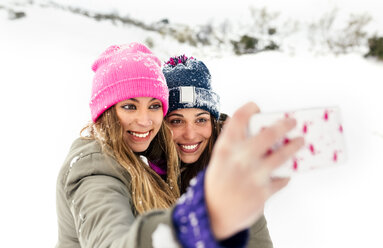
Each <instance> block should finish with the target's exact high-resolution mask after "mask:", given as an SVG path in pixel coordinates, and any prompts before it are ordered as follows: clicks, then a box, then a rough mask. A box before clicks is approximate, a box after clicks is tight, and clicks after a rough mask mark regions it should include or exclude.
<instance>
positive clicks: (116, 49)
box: [89, 43, 169, 122]
mask: <svg viewBox="0 0 383 248" xmlns="http://www.w3.org/2000/svg"><path fill="white" fill-rule="evenodd" d="M92 70H93V71H94V72H95V75H94V79H93V87H92V96H91V100H90V103H89V106H90V111H91V114H92V120H93V122H96V120H97V118H98V117H99V116H100V115H101V114H102V113H103V112H104V111H105V110H107V109H108V108H110V107H111V106H113V105H115V104H116V103H118V102H120V101H124V100H126V99H129V98H134V97H153V98H157V99H158V100H160V101H161V102H162V110H163V112H164V116H165V115H166V112H167V111H168V97H169V91H168V87H167V85H166V81H165V77H164V74H163V73H162V70H161V61H160V60H159V59H158V58H157V57H156V56H154V55H153V53H152V52H151V51H150V50H149V49H148V48H147V47H146V46H144V45H142V44H139V43H130V44H126V45H114V46H110V47H109V48H108V49H106V51H105V52H103V53H102V54H101V55H100V57H99V58H98V59H97V60H96V61H95V62H94V64H93V66H92Z"/></svg>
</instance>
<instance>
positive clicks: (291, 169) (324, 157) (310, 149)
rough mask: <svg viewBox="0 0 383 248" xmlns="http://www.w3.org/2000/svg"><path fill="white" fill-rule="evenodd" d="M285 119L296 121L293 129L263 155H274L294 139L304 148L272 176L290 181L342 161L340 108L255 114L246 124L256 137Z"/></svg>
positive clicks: (342, 145)
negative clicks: (266, 128) (298, 138)
mask: <svg viewBox="0 0 383 248" xmlns="http://www.w3.org/2000/svg"><path fill="white" fill-rule="evenodd" d="M287 117H291V118H294V119H296V121H297V125H296V127H295V128H294V129H293V130H291V131H290V132H289V133H288V134H287V135H286V137H283V138H282V139H281V140H279V141H278V142H277V143H276V144H274V145H273V146H272V147H270V149H269V150H268V152H267V153H268V154H271V153H272V152H275V151H276V150H278V149H279V148H280V147H281V146H283V145H285V144H287V143H288V142H289V140H291V139H292V138H294V137H298V136H302V137H304V139H305V145H304V147H303V148H301V150H299V151H298V152H297V153H296V154H295V155H294V156H293V157H292V158H291V159H289V160H288V161H286V162H285V163H284V164H283V165H282V166H281V167H280V168H278V169H277V170H275V171H274V172H273V176H278V177H290V176H292V175H294V173H299V172H307V171H310V170H314V169H318V168H327V167H334V166H337V165H339V164H342V163H344V162H345V161H346V145H345V140H344V130H343V124H342V120H341V115H340V108H339V107H336V106H333V107H317V108H309V109H299V110H294V111H283V112H272V113H259V114H255V115H254V116H252V117H251V119H250V122H249V134H250V135H256V134H257V133H259V132H260V131H261V130H262V129H263V128H265V127H267V126H270V125H272V124H273V123H274V122H276V121H277V120H280V119H283V118H287Z"/></svg>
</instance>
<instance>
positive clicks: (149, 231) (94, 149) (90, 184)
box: [56, 139, 272, 248]
mask: <svg viewBox="0 0 383 248" xmlns="http://www.w3.org/2000/svg"><path fill="white" fill-rule="evenodd" d="M127 180H128V181H129V176H128V175H127V174H126V172H125V171H124V170H123V169H122V168H121V166H120V165H119V164H118V163H117V161H116V160H114V159H113V158H111V157H109V156H107V155H104V154H103V153H102V152H101V147H100V146H99V144H98V143H97V142H96V141H94V140H84V139H77V140H76V141H75V142H74V143H73V145H72V147H71V149H70V152H69V154H68V156H67V158H66V160H65V162H64V165H63V166H62V168H61V170H60V173H59V176H58V179H57V192H56V194H57V196H56V198H57V199H56V201H57V202H56V205H57V217H58V242H57V245H56V248H76V247H82V248H84V247H89V248H97V247H100V248H101V247H111V248H112V247H113V248H114V247H121V248H122V247H138V248H141V247H142V248H150V247H167V246H166V245H167V244H169V247H176V246H179V247H180V244H179V242H178V241H177V239H176V235H175V232H174V226H173V223H172V218H171V213H172V210H173V208H172V209H168V210H162V211H151V212H148V213H146V214H144V215H140V216H135V215H134V212H135V211H134V209H133V204H132V199H131V194H130V190H129V188H128V187H127V186H126V183H124V182H126V181H127ZM160 242H161V246H158V245H159V244H160ZM252 242H255V243H257V246H248V247H261V248H271V247H272V243H271V240H270V236H269V233H268V230H267V226H266V220H265V218H264V217H262V218H261V219H260V220H259V221H258V222H257V223H256V224H255V225H254V226H253V228H252V230H251V237H250V244H251V243H252ZM164 243H165V244H164ZM250 244H249V245H250ZM170 245H173V246H170ZM174 245H175V246H174Z"/></svg>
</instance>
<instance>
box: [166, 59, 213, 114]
mask: <svg viewBox="0 0 383 248" xmlns="http://www.w3.org/2000/svg"><path fill="white" fill-rule="evenodd" d="M162 71H163V73H164V75H165V79H166V83H167V84H168V88H169V110H168V113H170V112H172V111H173V110H176V109H183V108H199V109H203V110H206V111H208V112H210V113H211V114H212V116H214V118H216V119H217V120H218V117H219V107H220V106H219V105H220V103H219V96H218V95H217V94H216V93H215V92H213V91H212V88H211V83H210V82H211V76H210V72H209V70H208V69H207V67H206V65H205V64H204V63H203V62H202V61H199V60H197V59H195V58H193V57H190V58H188V57H186V56H185V55H181V56H177V57H171V58H170V59H169V61H168V62H166V63H165V66H164V68H163V70H162Z"/></svg>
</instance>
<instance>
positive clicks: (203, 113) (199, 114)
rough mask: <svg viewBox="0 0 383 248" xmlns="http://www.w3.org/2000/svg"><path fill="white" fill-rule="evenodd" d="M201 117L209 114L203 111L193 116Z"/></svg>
mask: <svg viewBox="0 0 383 248" xmlns="http://www.w3.org/2000/svg"><path fill="white" fill-rule="evenodd" d="M201 115H210V113H209V112H207V111H204V112H201V113H198V114H196V115H195V116H201Z"/></svg>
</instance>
